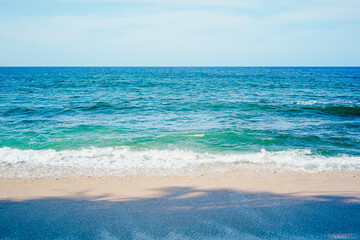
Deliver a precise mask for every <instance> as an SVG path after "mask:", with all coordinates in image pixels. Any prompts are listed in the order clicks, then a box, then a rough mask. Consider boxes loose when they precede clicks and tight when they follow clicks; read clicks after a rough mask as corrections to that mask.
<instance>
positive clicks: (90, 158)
mask: <svg viewBox="0 0 360 240" xmlns="http://www.w3.org/2000/svg"><path fill="white" fill-rule="evenodd" d="M237 167H250V168H267V169H281V168H285V169H293V170H305V171H312V172H313V171H322V170H344V171H347V170H360V157H358V156H348V155H339V156H334V157H325V156H322V155H316V154H312V153H311V151H310V150H308V149H297V150H287V151H278V152H268V151H266V150H262V151H261V152H258V153H248V154H245V153H236V154H235V153H233V154H210V153H197V152H193V151H185V150H132V149H130V148H127V147H108V148H86V149H81V150H63V151H55V150H19V149H12V148H8V147H4V148H0V176H1V177H58V176H68V175H75V176H77V175H87V176H101V175H119V176H124V175H126V174H142V173H147V174H148V173H163V174H167V173H184V172H189V171H190V172H195V173H196V171H197V170H198V169H204V168H205V169H211V170H217V169H221V170H223V169H234V168H237Z"/></svg>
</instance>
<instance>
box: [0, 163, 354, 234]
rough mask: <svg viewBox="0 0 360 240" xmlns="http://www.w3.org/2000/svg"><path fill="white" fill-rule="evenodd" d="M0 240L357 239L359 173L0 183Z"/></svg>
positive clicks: (253, 173)
mask: <svg viewBox="0 0 360 240" xmlns="http://www.w3.org/2000/svg"><path fill="white" fill-rule="evenodd" d="M0 199H1V202H0V209H1V218H0V236H1V238H2V239H359V238H360V221H359V219H360V173H359V172H346V173H343V172H321V173H306V172H292V171H278V172H274V171H260V170H258V171H248V170H247V171H245V170H244V171H242V170H238V171H231V172H225V173H224V172H222V173H220V172H219V173H204V174H198V175H196V176H195V175H194V176H179V175H170V176H136V177H135V176H133V177H130V176H129V177H124V178H116V177H102V178H92V177H73V178H71V177H68V178H61V179H46V178H44V179H34V178H32V179H29V178H28V179H24V178H18V179H4V178H2V179H1V180H0Z"/></svg>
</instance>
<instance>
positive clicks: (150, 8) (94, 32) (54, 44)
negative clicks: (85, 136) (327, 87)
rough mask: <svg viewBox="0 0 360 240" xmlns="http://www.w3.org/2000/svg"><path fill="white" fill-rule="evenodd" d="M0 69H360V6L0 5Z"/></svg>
mask: <svg viewBox="0 0 360 240" xmlns="http://www.w3.org/2000/svg"><path fill="white" fill-rule="evenodd" d="M0 66H360V1H359V0H301V1H299V0H0Z"/></svg>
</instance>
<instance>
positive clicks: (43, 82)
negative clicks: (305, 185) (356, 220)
mask: <svg viewBox="0 0 360 240" xmlns="http://www.w3.org/2000/svg"><path fill="white" fill-rule="evenodd" d="M236 168H255V169H257V168H265V169H292V170H305V171H322V170H340V171H352V170H360V68H356V67H345V68H333V67H331V68H330V67H329V68H320V67H319V68H317V67H314V68H309V67H296V68H290V67H289V68H280V67H277V68H272V67H266V68H247V67H158V68H157V67H146V68H142V67H59V68H58V67H26V68H20V67H14V68H8V67H2V68H0V177H44V176H50V177H52V176H66V175H72V174H74V175H94V176H95V175H96V176H97V175H108V174H114V175H118V176H124V175H126V174H139V173H140V174H141V173H146V174H151V173H157V174H158V173H164V174H167V173H188V172H192V173H197V172H199V171H203V170H223V169H230V170H231V169H236Z"/></svg>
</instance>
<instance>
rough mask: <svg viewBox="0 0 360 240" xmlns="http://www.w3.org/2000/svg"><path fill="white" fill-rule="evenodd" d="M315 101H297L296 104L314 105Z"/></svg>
mask: <svg viewBox="0 0 360 240" xmlns="http://www.w3.org/2000/svg"><path fill="white" fill-rule="evenodd" d="M316 103H317V101H298V102H296V104H298V105H314V104H316Z"/></svg>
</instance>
